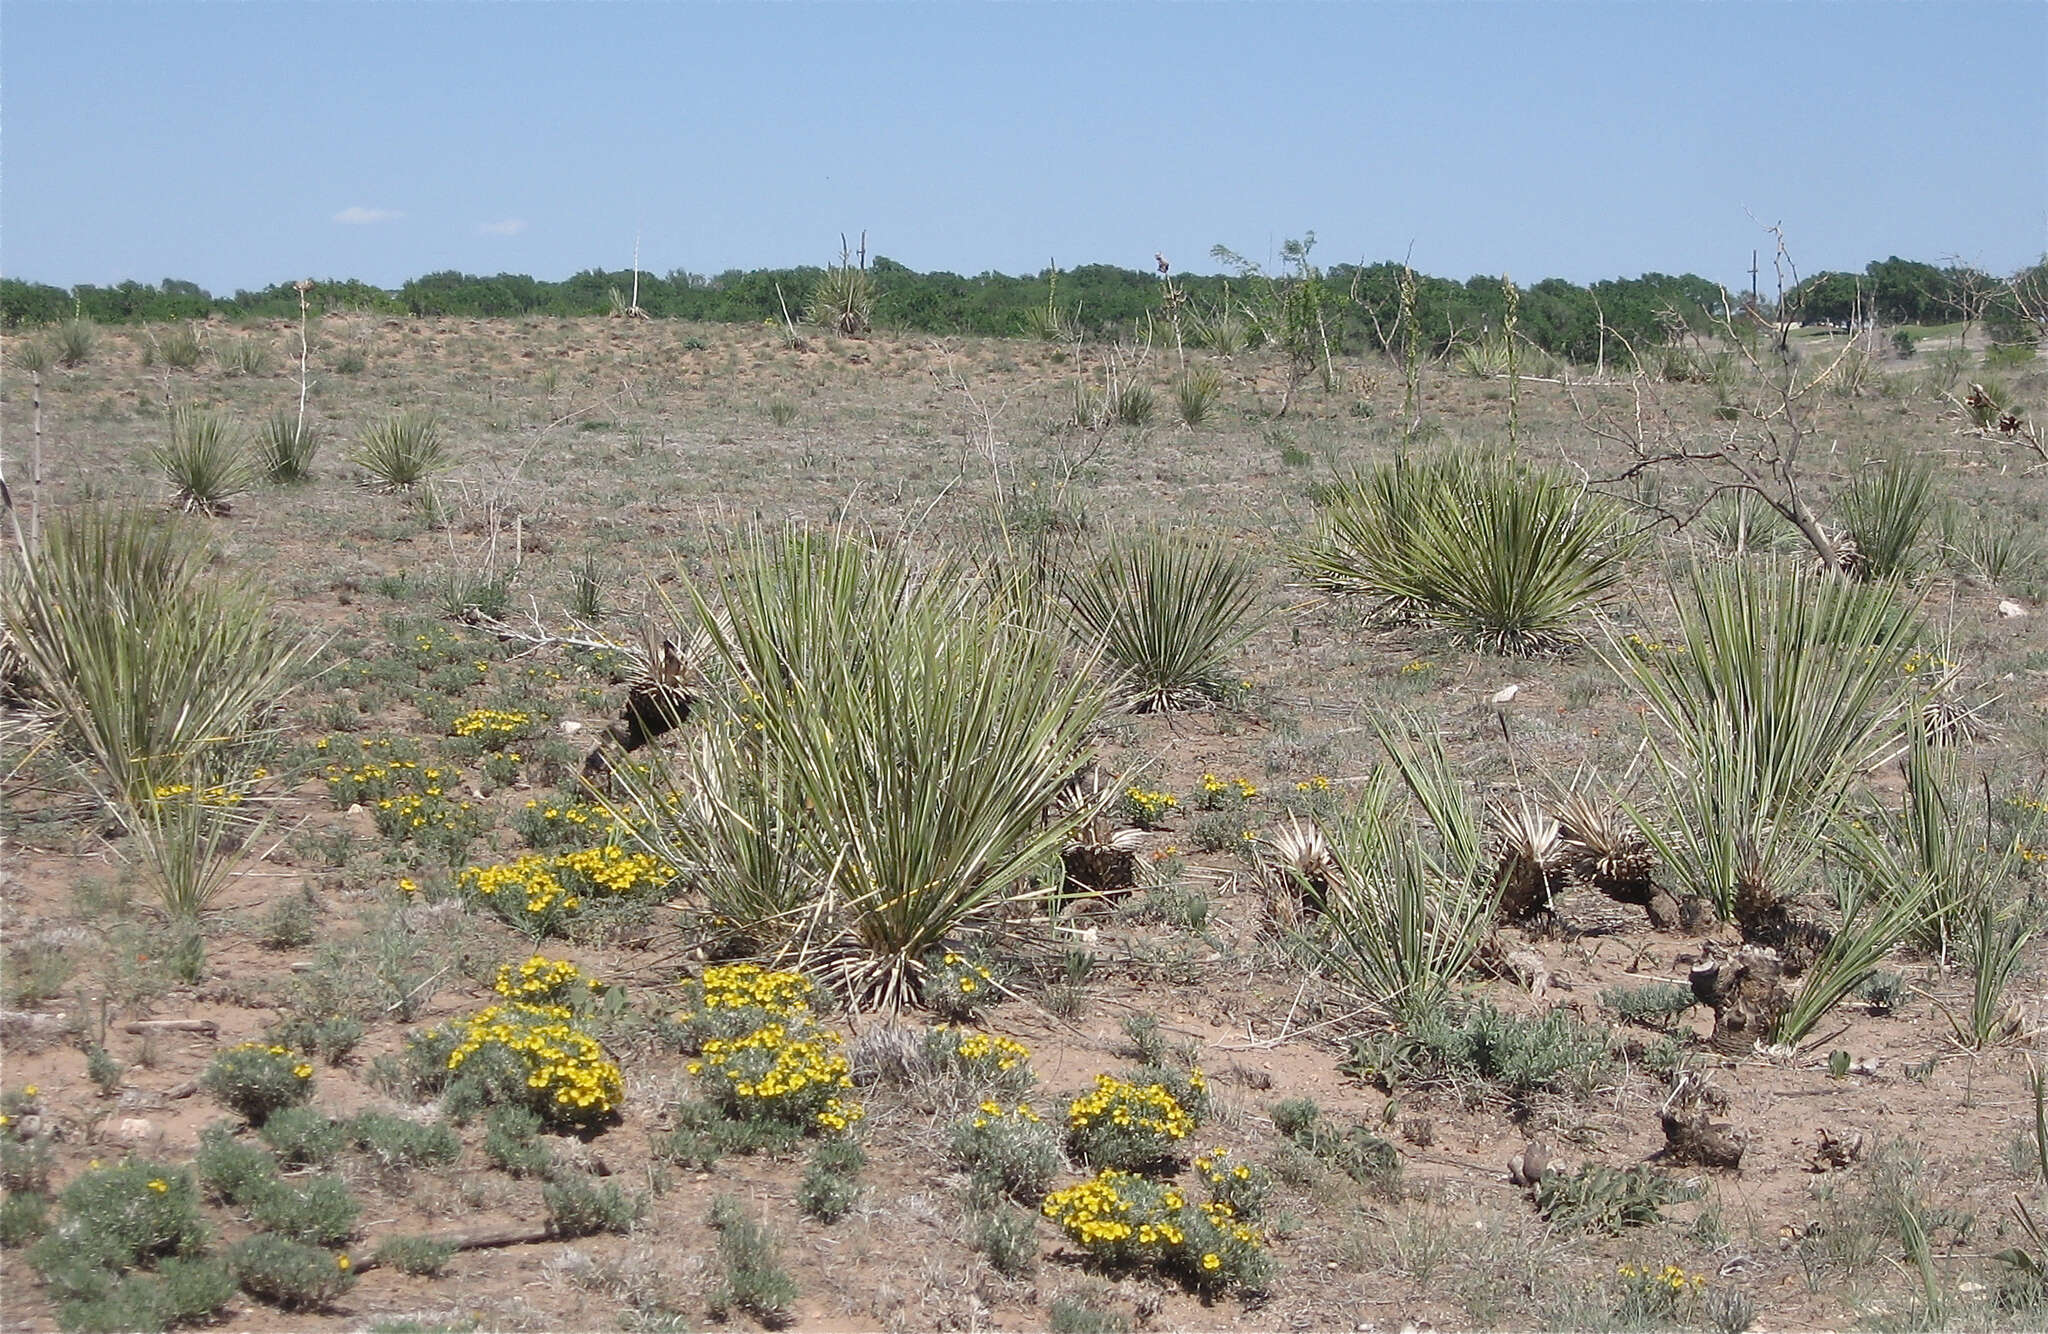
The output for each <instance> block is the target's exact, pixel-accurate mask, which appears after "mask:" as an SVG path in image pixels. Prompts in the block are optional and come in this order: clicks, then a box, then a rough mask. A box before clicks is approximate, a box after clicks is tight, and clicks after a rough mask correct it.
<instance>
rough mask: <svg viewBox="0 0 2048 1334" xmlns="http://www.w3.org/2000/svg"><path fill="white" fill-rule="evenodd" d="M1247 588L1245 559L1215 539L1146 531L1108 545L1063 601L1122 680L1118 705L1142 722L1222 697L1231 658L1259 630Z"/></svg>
mask: <svg viewBox="0 0 2048 1334" xmlns="http://www.w3.org/2000/svg"><path fill="white" fill-rule="evenodd" d="M1255 578H1256V573H1255V567H1254V566H1253V563H1252V561H1251V560H1250V558H1249V557H1247V556H1245V555H1244V554H1242V553H1240V552H1238V551H1235V550H1233V549H1232V548H1231V547H1230V546H1229V545H1228V544H1227V543H1225V542H1223V541H1222V540H1220V539H1217V538H1211V537H1204V536H1201V535H1199V534H1195V533H1191V532H1188V531H1185V530H1182V529H1154V530H1150V531H1146V532H1142V533H1137V534H1133V535H1130V536H1123V537H1118V538H1115V539H1113V540H1112V541H1111V542H1110V543H1109V544H1108V548H1107V549H1106V550H1105V551H1104V552H1103V553H1102V555H1101V556H1100V557H1099V558H1098V559H1097V560H1096V562H1095V564H1094V565H1093V566H1091V567H1089V568H1088V569H1085V570H1083V571H1081V572H1080V573H1078V574H1076V575H1075V576H1074V577H1073V578H1072V579H1070V580H1069V582H1068V584H1067V588H1066V598H1067V605H1068V606H1069V607H1070V608H1071V609H1072V612H1073V618H1074V620H1075V622H1076V624H1077V626H1078V627H1079V628H1080V629H1081V630H1082V631H1083V633H1085V634H1086V635H1088V636H1089V637H1091V638H1092V639H1093V640H1095V641H1097V642H1099V643H1100V644H1101V646H1102V654H1103V657H1104V658H1106V659H1107V660H1108V661H1109V662H1110V663H1111V664H1113V665H1114V666H1116V667H1117V668H1119V669H1121V670H1122V672H1123V674H1124V675H1123V681H1122V690H1123V697H1124V701H1125V703H1126V704H1127V705H1128V706H1129V707H1130V708H1133V709H1135V710H1138V711H1140V712H1144V711H1149V710H1156V709H1166V708H1172V707H1175V706H1176V705H1186V704H1189V703H1193V702H1194V701H1196V700H1198V699H1202V698H1215V697H1217V696H1219V695H1222V694H1224V693H1225V692H1226V691H1227V690H1228V688H1229V681H1230V677H1229V674H1228V672H1226V670H1225V668H1226V666H1227V665H1228V663H1229V659H1230V655H1231V654H1232V653H1233V652H1235V651H1236V649H1237V647H1238V645H1240V644H1242V643H1243V642H1244V641H1245V640H1246V639H1247V638H1249V637H1250V635H1251V633H1252V632H1253V630H1255V629H1256V628H1257V627H1258V621H1259V617H1258V614H1257V595H1256V590H1255V588H1254V580H1255Z"/></svg>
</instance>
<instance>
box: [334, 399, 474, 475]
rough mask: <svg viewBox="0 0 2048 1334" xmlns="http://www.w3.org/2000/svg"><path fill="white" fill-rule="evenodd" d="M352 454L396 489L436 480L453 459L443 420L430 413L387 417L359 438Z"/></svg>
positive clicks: (355, 462) (352, 459)
mask: <svg viewBox="0 0 2048 1334" xmlns="http://www.w3.org/2000/svg"><path fill="white" fill-rule="evenodd" d="M348 457H349V461H350V462H351V463H354V464H357V465H358V466H360V467H361V468H363V469H364V471H366V472H368V473H369V474H370V476H372V477H374V478H376V479H377V482H378V483H379V484H380V485H382V486H385V487H389V488H390V489H392V490H394V491H398V490H405V489H407V488H410V487H414V486H417V485H419V484H420V483H421V482H424V481H428V480H430V479H432V478H433V476H434V475H435V474H436V473H439V472H441V471H442V470H443V469H445V468H447V466H448V465H449V463H450V462H451V461H452V460H451V459H450V458H449V454H448V446H447V444H446V443H445V442H444V441H443V440H442V438H441V424H440V422H439V421H437V420H436V419H435V418H434V416H433V414H431V413H426V412H401V413H398V414H397V415H396V416H391V417H386V418H385V419H384V420H383V421H381V422H378V423H376V424H375V425H373V426H371V427H370V428H369V429H368V430H366V431H364V432H363V433H362V434H361V435H360V436H358V437H356V443H355V447H354V448H353V449H351V450H350V451H349V455H348Z"/></svg>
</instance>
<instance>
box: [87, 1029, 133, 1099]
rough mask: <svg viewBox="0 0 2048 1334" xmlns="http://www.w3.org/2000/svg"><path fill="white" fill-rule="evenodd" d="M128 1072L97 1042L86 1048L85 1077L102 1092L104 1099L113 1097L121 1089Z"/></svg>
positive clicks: (89, 1044)
mask: <svg viewBox="0 0 2048 1334" xmlns="http://www.w3.org/2000/svg"><path fill="white" fill-rule="evenodd" d="M126 1074H127V1070H126V1069H125V1068H124V1067H123V1066H122V1065H121V1063H120V1062H119V1061H117V1060H115V1059H114V1058H113V1056H112V1055H111V1054H110V1053H109V1052H108V1051H107V1049H106V1048H105V1047H102V1046H101V1045H100V1044H99V1043H97V1042H89V1043H87V1044H86V1046H85V1077H86V1078H87V1079H90V1080H91V1081H92V1083H93V1087H94V1088H96V1089H98V1090H99V1091H100V1096H101V1097H102V1098H107V1097H111V1096H113V1094H114V1093H115V1092H116V1091H117V1090H118V1089H119V1088H120V1087H121V1080H122V1077H123V1076H124V1075H126Z"/></svg>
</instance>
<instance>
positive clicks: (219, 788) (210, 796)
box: [152, 769, 267, 806]
mask: <svg viewBox="0 0 2048 1334" xmlns="http://www.w3.org/2000/svg"><path fill="white" fill-rule="evenodd" d="M266 772H267V771H266V770H263V769H258V770H256V772H255V773H253V774H251V775H250V776H249V777H250V781H251V782H254V781H256V780H257V779H260V778H263V777H264V776H265V774H266ZM191 791H192V785H191V784H190V783H165V784H163V785H162V786H160V787H157V788H155V789H153V790H152V795H153V796H155V798H156V799H157V800H158V801H164V800H167V799H168V798H171V797H182V796H185V795H186V794H188V793H190V792H191ZM243 795H244V794H243V793H242V792H241V790H240V789H237V788H231V787H229V786H228V785H227V784H225V783H215V784H214V785H213V786H211V787H208V788H204V789H202V790H201V791H200V793H199V804H200V805H202V806H239V805H241V804H242V797H243Z"/></svg>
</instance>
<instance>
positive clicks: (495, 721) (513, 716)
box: [448, 663, 533, 745]
mask: <svg viewBox="0 0 2048 1334" xmlns="http://www.w3.org/2000/svg"><path fill="white" fill-rule="evenodd" d="M477 665H478V666H479V667H483V666H484V664H483V663H478V664H477ZM531 726H533V715H532V714H530V713H527V712H524V711H523V710H518V709H471V710H470V711H469V712H468V713H465V714H463V715H461V716H460V717H458V718H457V719H456V720H455V721H454V722H453V723H451V724H450V725H449V728H448V730H449V733H450V734H451V735H453V736H459V737H470V738H473V739H476V740H479V741H481V742H483V743H484V744H485V745H489V744H491V743H492V742H494V741H498V742H503V741H509V740H511V739H512V738H513V737H516V736H518V735H520V734H521V733H523V732H524V731H526V729H527V728H529V727H531Z"/></svg>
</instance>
